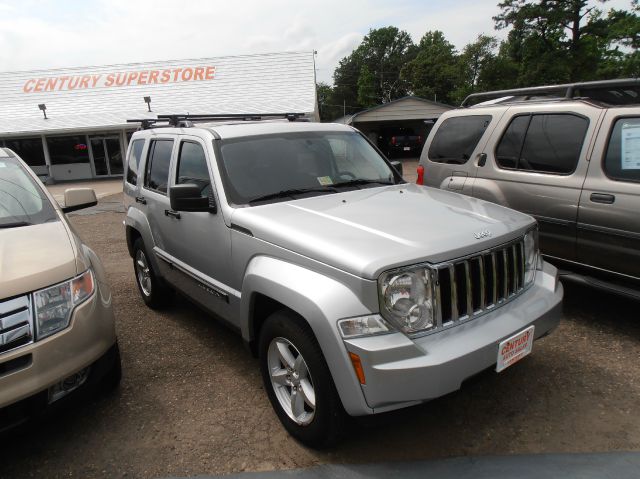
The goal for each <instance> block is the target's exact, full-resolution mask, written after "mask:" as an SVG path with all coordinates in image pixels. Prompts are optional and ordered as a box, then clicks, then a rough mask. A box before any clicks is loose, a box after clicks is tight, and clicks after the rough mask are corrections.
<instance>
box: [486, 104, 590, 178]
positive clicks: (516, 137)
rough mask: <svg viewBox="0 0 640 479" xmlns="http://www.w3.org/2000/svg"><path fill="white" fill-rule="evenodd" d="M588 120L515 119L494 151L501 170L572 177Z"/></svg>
mask: <svg viewBox="0 0 640 479" xmlns="http://www.w3.org/2000/svg"><path fill="white" fill-rule="evenodd" d="M588 127H589V120H587V119H586V118H583V117H581V116H578V115H572V114H541V115H520V116H516V117H515V118H514V119H513V120H512V121H511V123H510V124H509V126H508V127H507V130H506V131H505V133H504V135H503V136H502V138H501V140H500V142H499V143H498V146H497V148H496V163H497V164H498V166H499V167H500V168H506V169H518V170H523V171H532V172H537V173H554V174H564V175H567V174H571V173H573V172H574V171H575V169H576V166H577V165H578V160H579V159H580V152H581V151H582V144H583V143H584V137H585V135H586V133H587V128H588Z"/></svg>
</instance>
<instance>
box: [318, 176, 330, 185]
mask: <svg viewBox="0 0 640 479" xmlns="http://www.w3.org/2000/svg"><path fill="white" fill-rule="evenodd" d="M317 179H318V183H320V184H321V185H322V186H329V185H332V184H333V180H332V179H331V177H330V176H318V177H317Z"/></svg>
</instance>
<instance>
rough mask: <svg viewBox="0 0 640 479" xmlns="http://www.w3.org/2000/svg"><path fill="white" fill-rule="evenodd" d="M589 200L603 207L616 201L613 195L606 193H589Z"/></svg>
mask: <svg viewBox="0 0 640 479" xmlns="http://www.w3.org/2000/svg"><path fill="white" fill-rule="evenodd" d="M589 199H590V200H591V201H593V202H594V203H604V204H605V205H610V204H612V203H613V202H614V201H616V197H615V196H614V195H610V194H607V193H591V196H590V197H589Z"/></svg>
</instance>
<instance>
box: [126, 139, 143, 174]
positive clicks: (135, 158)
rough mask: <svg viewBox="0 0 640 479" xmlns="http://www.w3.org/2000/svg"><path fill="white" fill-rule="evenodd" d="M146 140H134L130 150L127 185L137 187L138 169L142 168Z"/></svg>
mask: <svg viewBox="0 0 640 479" xmlns="http://www.w3.org/2000/svg"><path fill="white" fill-rule="evenodd" d="M144 141H145V140H133V142H132V143H131V148H130V149H129V158H128V159H127V183H131V184H132V185H135V184H137V183H138V168H139V167H140V159H141V158H142V149H143V148H144Z"/></svg>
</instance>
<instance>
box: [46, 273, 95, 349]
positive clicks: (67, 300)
mask: <svg viewBox="0 0 640 479" xmlns="http://www.w3.org/2000/svg"><path fill="white" fill-rule="evenodd" d="M93 289H94V281H93V273H92V272H91V270H90V269H88V270H87V271H85V272H84V273H82V274H81V275H80V276H76V277H75V278H73V279H70V280H68V281H65V282H64V283H60V284H56V285H55V286H50V287H48V288H45V289H41V290H40V291H36V292H35V293H33V298H34V304H35V309H36V331H37V339H43V338H46V337H47V336H51V335H52V334H54V333H57V332H58V331H61V330H63V329H64V328H66V327H67V326H69V321H70V319H71V313H72V312H73V310H74V308H75V307H76V306H78V305H79V304H80V303H82V302H84V301H85V300H86V299H87V298H88V297H89V296H91V294H92V293H93Z"/></svg>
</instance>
